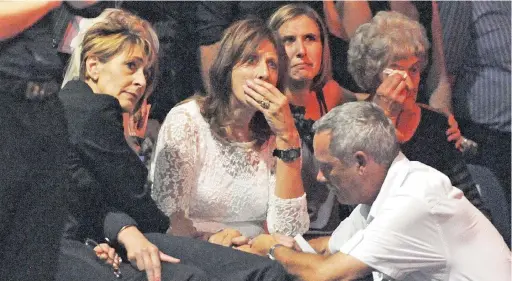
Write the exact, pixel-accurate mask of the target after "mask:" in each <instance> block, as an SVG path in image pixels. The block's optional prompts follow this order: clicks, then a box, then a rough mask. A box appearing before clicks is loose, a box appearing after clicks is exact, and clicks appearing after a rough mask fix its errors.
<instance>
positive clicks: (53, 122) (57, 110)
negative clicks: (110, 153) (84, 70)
mask: <svg viewBox="0 0 512 281" xmlns="http://www.w3.org/2000/svg"><path fill="white" fill-rule="evenodd" d="M16 86H19V87H16ZM25 89H26V83H22V82H20V83H18V84H16V83H13V84H12V85H6V83H4V84H3V85H2V89H0V104H1V106H0V130H1V133H2V141H1V142H0V160H1V161H2V163H1V164H0V264H1V266H0V280H9V281H12V280H15V281H17V280H44V281H47V280H53V278H54V274H55V272H56V269H57V256H58V255H57V254H58V250H59V240H60V238H61V236H62V226H63V214H64V211H63V204H62V199H61V194H62V193H61V191H62V189H63V188H65V186H66V183H67V173H65V168H64V161H65V159H66V157H67V139H68V137H67V125H66V124H67V123H66V119H65V116H64V111H63V108H62V105H61V104H60V101H59V100H58V98H57V96H56V95H53V96H50V97H46V98H44V99H42V100H28V99H26V98H25Z"/></svg>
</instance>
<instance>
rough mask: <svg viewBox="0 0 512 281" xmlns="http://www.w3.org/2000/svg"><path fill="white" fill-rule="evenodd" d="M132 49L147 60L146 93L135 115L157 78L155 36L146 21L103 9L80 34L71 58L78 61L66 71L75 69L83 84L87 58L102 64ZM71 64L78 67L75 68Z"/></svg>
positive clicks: (124, 12)
mask: <svg viewBox="0 0 512 281" xmlns="http://www.w3.org/2000/svg"><path fill="white" fill-rule="evenodd" d="M135 48H140V49H141V50H142V51H143V54H144V56H145V59H147V61H148V63H147V65H146V69H144V73H145V75H146V91H145V93H144V96H143V97H142V98H141V99H140V100H139V102H138V103H137V105H136V106H135V109H134V112H136V111H137V110H138V109H139V108H140V106H141V104H142V102H143V101H144V99H146V98H147V97H148V96H149V95H150V94H151V93H152V92H153V90H154V88H155V85H156V83H157V77H158V49H159V42H158V37H157V35H156V33H155V31H154V30H153V28H152V27H151V24H149V22H147V21H146V20H143V19H141V18H140V17H138V16H135V15H133V14H132V13H130V12H127V11H124V10H120V9H107V10H105V11H104V12H103V13H102V14H101V15H100V16H99V17H98V18H97V20H96V21H95V23H94V24H93V25H92V26H91V27H90V28H89V29H87V31H86V32H85V34H84V35H83V39H82V42H81V44H80V47H78V48H76V49H75V50H74V52H73V56H78V54H79V58H80V59H79V60H78V59H77V60H73V59H72V60H71V61H70V66H68V71H69V70H70V69H78V70H79V73H78V75H79V78H80V79H81V80H83V81H85V80H87V79H88V78H89V77H88V74H87V71H86V64H85V62H86V61H87V59H88V58H90V57H96V58H98V60H99V61H100V62H102V63H106V62H107V61H109V60H110V59H112V58H113V57H115V56H117V55H119V54H122V53H123V52H126V51H127V52H128V53H131V52H133V51H134V49H135ZM72 64H79V67H78V66H76V65H75V66H73V65H72ZM74 75H76V74H74ZM66 76H68V75H66Z"/></svg>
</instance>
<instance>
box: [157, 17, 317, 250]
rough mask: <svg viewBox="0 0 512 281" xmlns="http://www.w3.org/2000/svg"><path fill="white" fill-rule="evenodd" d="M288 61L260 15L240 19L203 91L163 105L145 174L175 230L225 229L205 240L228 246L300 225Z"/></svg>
mask: <svg viewBox="0 0 512 281" xmlns="http://www.w3.org/2000/svg"><path fill="white" fill-rule="evenodd" d="M287 67H288V62H287V57H286V53H285V51H284V49H283V47H282V46H281V45H280V43H278V39H276V37H274V35H273V34H272V32H271V31H270V30H269V29H268V28H267V27H266V26H265V24H264V23H263V22H261V21H260V20H257V19H248V20H242V21H239V22H237V23H235V24H233V25H232V26H231V27H230V28H229V29H227V30H226V32H225V35H224V37H223V39H222V41H221V44H220V51H219V55H218V57H217V58H216V59H215V61H214V63H213V66H212V68H211V70H210V85H211V88H210V90H209V92H208V93H207V95H206V96H205V97H196V98H193V99H191V100H189V101H186V102H184V103H182V104H180V105H178V106H176V107H175V108H173V109H172V110H171V111H170V112H169V114H168V115H167V117H166V119H165V121H164V123H163V124H162V127H161V129H160V133H159V136H158V141H157V145H156V150H155V156H154V158H153V164H152V171H151V177H152V180H153V188H152V196H153V198H154V199H155V201H156V202H157V204H158V205H159V207H160V208H161V209H162V210H163V211H164V212H165V213H166V214H167V215H168V216H170V217H171V220H172V228H173V233H174V234H177V235H186V236H194V235H195V234H197V233H216V232H217V231H218V230H219V229H224V228H226V230H224V231H222V232H220V233H217V234H216V235H214V236H211V237H210V241H211V242H215V243H220V244H224V245H231V244H232V243H236V241H242V240H237V239H236V238H235V239H234V240H232V238H234V237H236V236H239V235H243V236H245V237H253V236H255V235H257V234H260V233H263V232H264V231H265V226H266V227H267V228H268V231H269V232H270V233H282V234H287V235H295V234H298V233H304V232H305V231H306V230H307V229H308V227H309V217H308V214H307V207H306V197H305V193H304V188H303V186H302V179H301V171H300V170H301V157H300V139H299V134H298V132H297V129H296V128H295V124H294V120H293V117H292V115H291V112H290V108H289V104H288V100H287V98H286V96H285V95H283V94H282V92H281V91H280V88H281V84H282V81H283V79H282V78H283V77H284V75H286V72H287ZM274 150H276V151H275V152H274ZM273 153H274V154H276V155H278V156H277V157H274V156H273ZM233 229H234V230H233ZM239 238H241V237H239Z"/></svg>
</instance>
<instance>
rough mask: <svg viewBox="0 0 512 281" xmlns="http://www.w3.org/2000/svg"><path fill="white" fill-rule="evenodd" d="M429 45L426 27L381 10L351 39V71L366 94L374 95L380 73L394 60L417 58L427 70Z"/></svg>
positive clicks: (349, 68) (349, 65)
mask: <svg viewBox="0 0 512 281" xmlns="http://www.w3.org/2000/svg"><path fill="white" fill-rule="evenodd" d="M429 47H430V43H429V42H428V38H427V35H426V32H425V28H424V27H423V26H422V25H421V24H420V23H419V22H417V21H414V20H411V19H409V18H408V17H406V16H404V15H402V14H400V13H397V12H386V11H382V12H379V13H377V15H376V16H375V17H373V19H372V20H371V21H370V22H369V23H365V24H362V25H361V26H359V27H358V28H357V30H356V33H355V35H354V37H353V38H352V40H350V45H349V50H348V71H349V72H350V74H352V77H353V78H354V80H355V81H356V83H357V84H358V85H359V87H361V88H362V89H363V90H365V91H369V92H370V93H371V94H373V93H375V91H376V90H377V87H378V86H379V85H380V83H381V81H380V73H381V72H382V71H383V70H384V68H385V67H386V66H387V65H388V64H389V63H390V62H393V61H396V60H400V59H404V58H406V57H408V56H411V55H414V56H417V57H418V58H419V60H420V62H421V64H422V68H424V67H425V66H426V64H427V60H428V53H427V51H428V49H429Z"/></svg>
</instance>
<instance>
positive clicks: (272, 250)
mask: <svg viewBox="0 0 512 281" xmlns="http://www.w3.org/2000/svg"><path fill="white" fill-rule="evenodd" d="M279 247H284V245H283V244H279V243H277V244H274V245H272V247H270V249H269V250H268V254H267V256H268V258H269V259H271V260H276V257H275V256H274V252H275V251H276V249H277V248H279Z"/></svg>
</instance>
